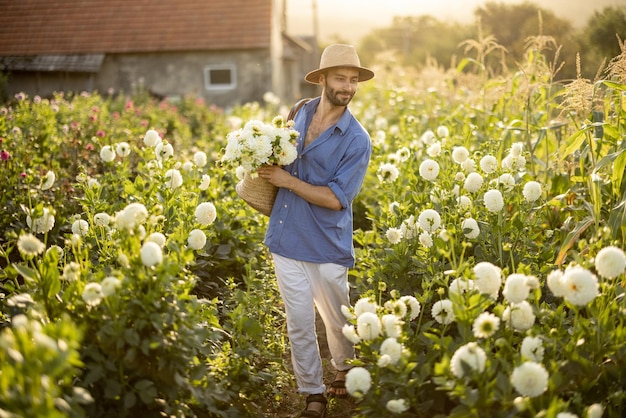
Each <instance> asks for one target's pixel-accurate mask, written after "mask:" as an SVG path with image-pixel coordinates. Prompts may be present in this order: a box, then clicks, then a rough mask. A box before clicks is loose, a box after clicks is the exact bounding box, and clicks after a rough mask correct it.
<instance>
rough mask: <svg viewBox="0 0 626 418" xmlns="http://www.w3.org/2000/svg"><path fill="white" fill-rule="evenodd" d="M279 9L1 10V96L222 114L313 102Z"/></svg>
mask: <svg viewBox="0 0 626 418" xmlns="http://www.w3.org/2000/svg"><path fill="white" fill-rule="evenodd" d="M287 2H288V0H104V1H103V0H19V1H16V0H0V89H2V88H3V89H4V90H5V91H4V94H5V95H6V96H8V97H9V98H10V97H13V95H15V94H16V93H18V92H25V93H27V94H29V95H31V96H32V95H40V96H42V97H49V96H51V95H52V94H53V93H54V92H55V91H74V92H82V91H87V92H94V91H97V92H99V93H100V94H110V93H117V92H125V93H132V92H134V91H136V90H137V89H143V90H145V91H148V92H149V93H150V94H152V95H154V96H156V97H159V98H172V99H176V98H177V97H182V96H184V95H189V94H191V95H195V96H197V97H200V98H203V99H204V100H205V102H206V103H207V104H209V105H215V106H218V107H223V108H227V107H230V106H234V105H237V104H242V103H247V102H252V101H257V102H262V100H263V96H264V94H265V93H266V92H272V93H274V94H275V95H276V96H277V97H279V98H280V99H281V100H282V101H283V102H285V103H291V102H293V101H295V100H297V99H299V98H300V97H305V96H312V95H315V94H317V93H316V92H315V90H313V89H314V88H316V86H310V85H307V84H306V83H304V82H303V77H304V74H305V73H306V72H307V71H309V70H311V69H313V68H316V66H317V64H318V63H319V53H320V52H319V49H318V47H317V42H316V40H315V39H314V38H313V37H311V38H310V39H302V38H296V37H293V36H289V35H288V34H287V33H286V10H287Z"/></svg>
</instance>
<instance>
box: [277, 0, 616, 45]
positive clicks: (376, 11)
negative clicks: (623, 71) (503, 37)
mask: <svg viewBox="0 0 626 418" xmlns="http://www.w3.org/2000/svg"><path fill="white" fill-rule="evenodd" d="M286 1H287V16H288V22H287V31H288V33H290V34H292V35H312V34H313V21H314V19H313V10H314V5H315V6H316V8H317V16H318V19H317V21H318V27H319V36H320V39H321V40H322V41H328V40H329V39H330V38H332V37H333V36H334V35H339V36H340V37H341V39H345V40H347V41H350V42H352V43H355V44H357V43H358V42H359V40H360V39H361V38H362V37H363V36H364V35H367V34H368V33H370V32H371V30H372V29H375V28H385V27H389V26H390V25H391V22H392V19H393V17H395V16H421V15H431V16H433V17H435V18H437V19H439V20H441V21H451V22H452V21H454V22H459V23H464V24H470V23H473V22H474V10H475V9H476V8H477V7H479V6H483V5H484V4H486V3H487V2H488V1H489V0H286ZM492 1H496V2H497V3H508V4H520V3H523V2H524V0H492ZM530 3H534V4H537V5H539V6H540V7H541V8H543V9H545V10H551V11H552V12H554V14H555V15H557V16H559V17H561V18H564V19H567V20H569V21H570V22H572V24H573V25H574V26H575V27H583V26H584V25H585V24H586V22H587V20H588V19H589V17H591V16H592V15H593V12H594V11H595V10H602V9H603V8H604V7H607V6H614V7H618V6H626V0H534V1H530Z"/></svg>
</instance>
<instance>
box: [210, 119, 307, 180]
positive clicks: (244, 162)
mask: <svg viewBox="0 0 626 418" xmlns="http://www.w3.org/2000/svg"><path fill="white" fill-rule="evenodd" d="M292 126H293V122H292V121H289V122H285V120H284V119H283V117H282V116H276V117H275V118H274V119H273V120H272V123H271V124H267V123H263V122H261V121H258V120H251V121H249V122H247V123H246V124H245V126H244V127H243V128H241V129H239V130H237V131H233V132H230V133H229V134H228V136H227V137H226V139H227V141H228V142H227V144H226V150H225V152H224V155H223V156H222V160H221V161H222V164H224V165H226V166H230V167H234V168H236V167H238V166H241V167H243V168H244V169H245V171H246V172H248V173H254V172H255V171H256V169H257V168H259V167H260V166H262V165H288V164H291V163H292V162H293V161H294V160H295V159H296V157H297V151H296V145H295V142H296V139H298V137H299V136H300V133H299V132H297V131H295V130H293V129H291V127H292Z"/></svg>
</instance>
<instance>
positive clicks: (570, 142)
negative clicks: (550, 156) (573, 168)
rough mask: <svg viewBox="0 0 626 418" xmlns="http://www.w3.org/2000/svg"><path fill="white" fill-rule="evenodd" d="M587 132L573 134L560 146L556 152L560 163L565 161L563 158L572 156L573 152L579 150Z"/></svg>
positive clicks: (583, 130)
mask: <svg viewBox="0 0 626 418" xmlns="http://www.w3.org/2000/svg"><path fill="white" fill-rule="evenodd" d="M586 132H587V130H585V129H581V130H580V131H578V132H576V133H574V134H573V135H572V136H570V137H569V138H567V140H566V141H565V142H564V143H563V145H561V148H559V151H558V157H559V159H560V161H563V160H565V158H567V157H569V156H570V155H572V154H573V153H574V152H575V151H578V150H579V149H580V146H581V145H582V144H583V142H585V139H587V137H586V135H585V134H586Z"/></svg>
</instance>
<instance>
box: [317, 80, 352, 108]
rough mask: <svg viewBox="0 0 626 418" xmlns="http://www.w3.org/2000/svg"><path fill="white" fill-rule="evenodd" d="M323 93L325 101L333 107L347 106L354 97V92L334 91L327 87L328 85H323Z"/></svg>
mask: <svg viewBox="0 0 626 418" xmlns="http://www.w3.org/2000/svg"><path fill="white" fill-rule="evenodd" d="M324 92H325V96H326V99H328V101H329V102H330V104H332V105H333V106H348V103H350V101H351V100H352V98H353V97H354V92H352V93H351V92H349V91H342V90H335V89H333V88H331V87H329V86H328V84H326V83H325V84H324Z"/></svg>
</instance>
